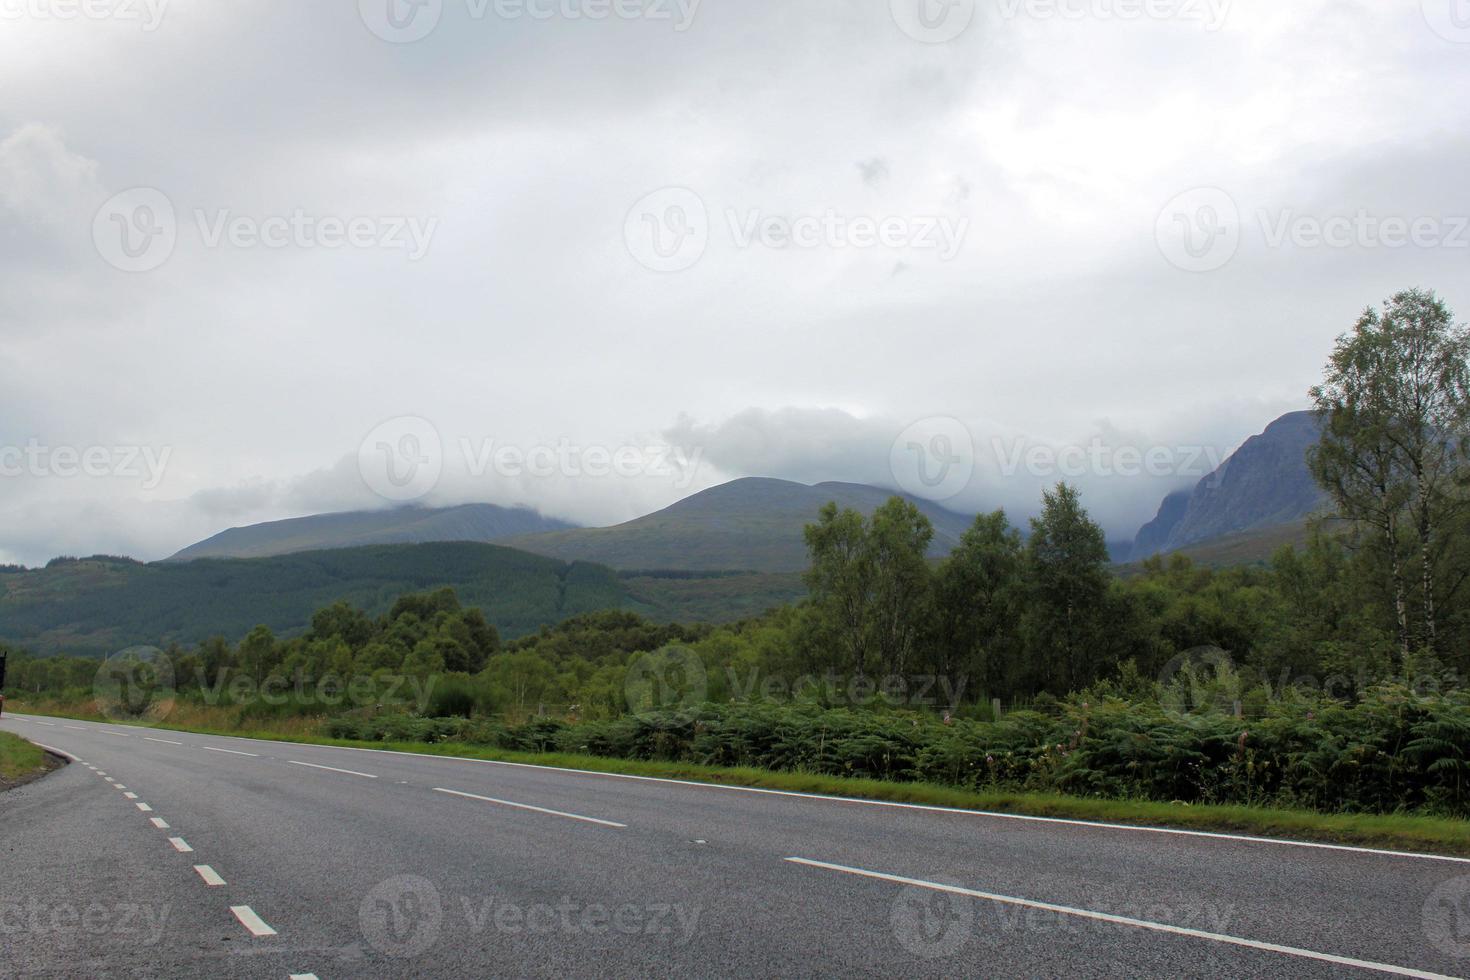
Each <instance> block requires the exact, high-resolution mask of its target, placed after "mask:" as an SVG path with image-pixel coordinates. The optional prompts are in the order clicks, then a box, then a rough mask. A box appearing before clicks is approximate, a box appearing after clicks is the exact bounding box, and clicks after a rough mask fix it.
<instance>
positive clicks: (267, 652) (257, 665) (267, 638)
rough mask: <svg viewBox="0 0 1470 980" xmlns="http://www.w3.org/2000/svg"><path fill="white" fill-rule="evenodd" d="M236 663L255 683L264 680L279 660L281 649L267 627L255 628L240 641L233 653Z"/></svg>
mask: <svg viewBox="0 0 1470 980" xmlns="http://www.w3.org/2000/svg"><path fill="white" fill-rule="evenodd" d="M235 658H236V662H237V663H238V664H239V665H240V669H241V670H243V671H245V673H246V674H248V675H250V676H251V677H252V678H254V679H255V680H256V681H257V682H259V681H263V680H265V679H266V678H267V677H269V676H270V675H271V672H272V671H274V670H275V669H276V665H277V664H279V663H280V660H281V649H280V647H279V646H278V645H277V644H276V637H275V634H274V633H272V632H271V631H270V627H268V626H264V625H262V626H257V627H255V628H254V629H253V630H251V631H250V632H249V634H247V635H246V637H245V639H243V640H241V641H240V646H239V649H237V650H236V651H235Z"/></svg>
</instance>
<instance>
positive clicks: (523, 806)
mask: <svg viewBox="0 0 1470 980" xmlns="http://www.w3.org/2000/svg"><path fill="white" fill-rule="evenodd" d="M434 792H436V793H448V794H449V795H450V796H462V797H464V798H465V799H467V800H481V801H483V802H485V803H495V804H498V805H499V806H509V807H514V808H516V809H517V810H530V811H531V812H533V813H545V814H548V815H550V816H553V817H566V818H567V819H568V820H581V821H582V822H583V823H595V824H601V825H602V826H604V827H619V828H626V827H627V826H628V825H627V824H625V823H616V822H614V821H612V820H600V819H598V818H597V817H584V816H582V815H581V814H579V813H567V812H565V811H564V810H548V809H547V808H546V807H544V806H532V805H531V804H529V803H513V802H511V801H510V800H497V799H496V798H495V797H493V796H476V795H475V794H474V793H461V792H460V791H459V790H457V789H440V788H439V787H437V786H436V787H434Z"/></svg>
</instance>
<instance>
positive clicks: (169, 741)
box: [143, 735, 184, 745]
mask: <svg viewBox="0 0 1470 980" xmlns="http://www.w3.org/2000/svg"><path fill="white" fill-rule="evenodd" d="M143 741H145V742H161V743H162V744H164V745H183V744H184V743H183V742H175V741H174V740H173V739H171V738H149V737H148V736H147V735H144V736H143Z"/></svg>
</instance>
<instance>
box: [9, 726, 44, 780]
mask: <svg viewBox="0 0 1470 980" xmlns="http://www.w3.org/2000/svg"><path fill="white" fill-rule="evenodd" d="M45 767H46V753H44V752H42V751H41V750H40V749H38V748H36V747H35V746H34V745H32V744H31V743H30V742H27V741H26V740H25V739H23V738H21V737H20V736H18V735H12V734H10V733H9V732H0V781H4V782H7V783H13V782H15V781H16V780H18V779H20V778H21V777H22V776H29V775H31V774H32V773H34V772H38V771H39V770H41V769H44V768H45Z"/></svg>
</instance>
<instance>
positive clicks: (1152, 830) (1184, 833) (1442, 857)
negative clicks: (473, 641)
mask: <svg viewBox="0 0 1470 980" xmlns="http://www.w3.org/2000/svg"><path fill="white" fill-rule="evenodd" d="M15 720H16V721H27V720H29V719H25V718H16V719H15ZM229 737H231V738H239V739H240V740H241V741H250V742H255V743H257V744H265V745H281V746H290V747H292V748H300V745H299V744H297V743H294V742H276V741H274V740H271V739H245V738H244V737H243V736H229ZM37 744H39V743H37ZM41 747H42V748H47V746H44V745H43V746H41ZM318 747H319V748H323V749H335V750H337V751H339V752H376V753H379V754H381V755H396V756H407V757H409V758H412V759H417V760H420V761H437V762H470V763H476V764H479V765H487V766H509V767H511V768H515V769H540V770H543V771H545V772H563V773H567V774H569V775H574V776H586V777H592V778H601V779H631V780H634V781H637V782H647V783H669V784H672V785H675V786H685V787H689V788H692V789H712V790H720V791H722V792H727V793H761V794H765V795H768V796H790V797H794V798H796V799H805V800H823V801H826V802H829V803H847V804H853V805H858V806H880V807H894V808H897V809H901V810H918V811H925V812H930V813H947V814H951V815H958V816H971V817H989V818H992V819H996V820H1017V821H1022V822H1026V823H1044V824H1058V825H1061V826H1071V827H1093V828H1097V829H1099V830H1116V831H1123V832H1128V833H1139V834H1164V835H1168V836H1174V837H1195V838H1200V839H1205V840H1225V841H1237V842H1240V843H1244V844H1275V845H1280V846H1283V847H1304V848H1310V849H1314V850H1324V851H1339V852H1343V853H1348V854H1371V855H1375V856H1380V857H1389V858H1412V859H1415V860H1421V861H1447V862H1450V863H1453V864H1470V858H1465V857H1451V856H1449V855H1447V854H1425V853H1420V852H1415V851H1390V850H1384V849H1381V848H1375V847H1354V846H1352V845H1351V844H1321V843H1317V842H1315V841H1301V840H1286V839H1284V838H1279V837H1253V836H1251V835H1249V834H1223V833H1216V832H1213V831H1208V830H1181V829H1178V828H1175V827H1145V826H1140V825H1135V824H1121V823H1106V822H1103V821H1099V820H1077V819H1072V818H1068V817H1035V816H1030V815H1028V814H1024V813H999V812H996V811H993V810H966V809H961V808H959V807H948V806H930V805H926V804H923V803H898V802H895V801H892V800H865V799H861V798H859V797H852V796H831V795H827V794H823V793H801V792H797V791H795V790H786V789H763V788H761V787H759V786H725V785H722V784H720V783H701V782H695V781H692V780H688V779H669V778H667V777H664V776H635V775H633V774H631V773H622V772H596V771H595V770H591V769H570V768H567V767H566V766H544V765H536V764H534V763H530V762H502V761H500V760H498V759H471V758H469V757H467V756H455V755H424V754H423V753H421V752H400V751H397V750H395V749H369V748H358V747H355V746H350V745H323V746H318ZM51 751H53V752H54V751H58V750H56V749H52V750H51ZM62 754H65V753H62ZM246 754H247V755H248V754H249V753H246Z"/></svg>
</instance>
